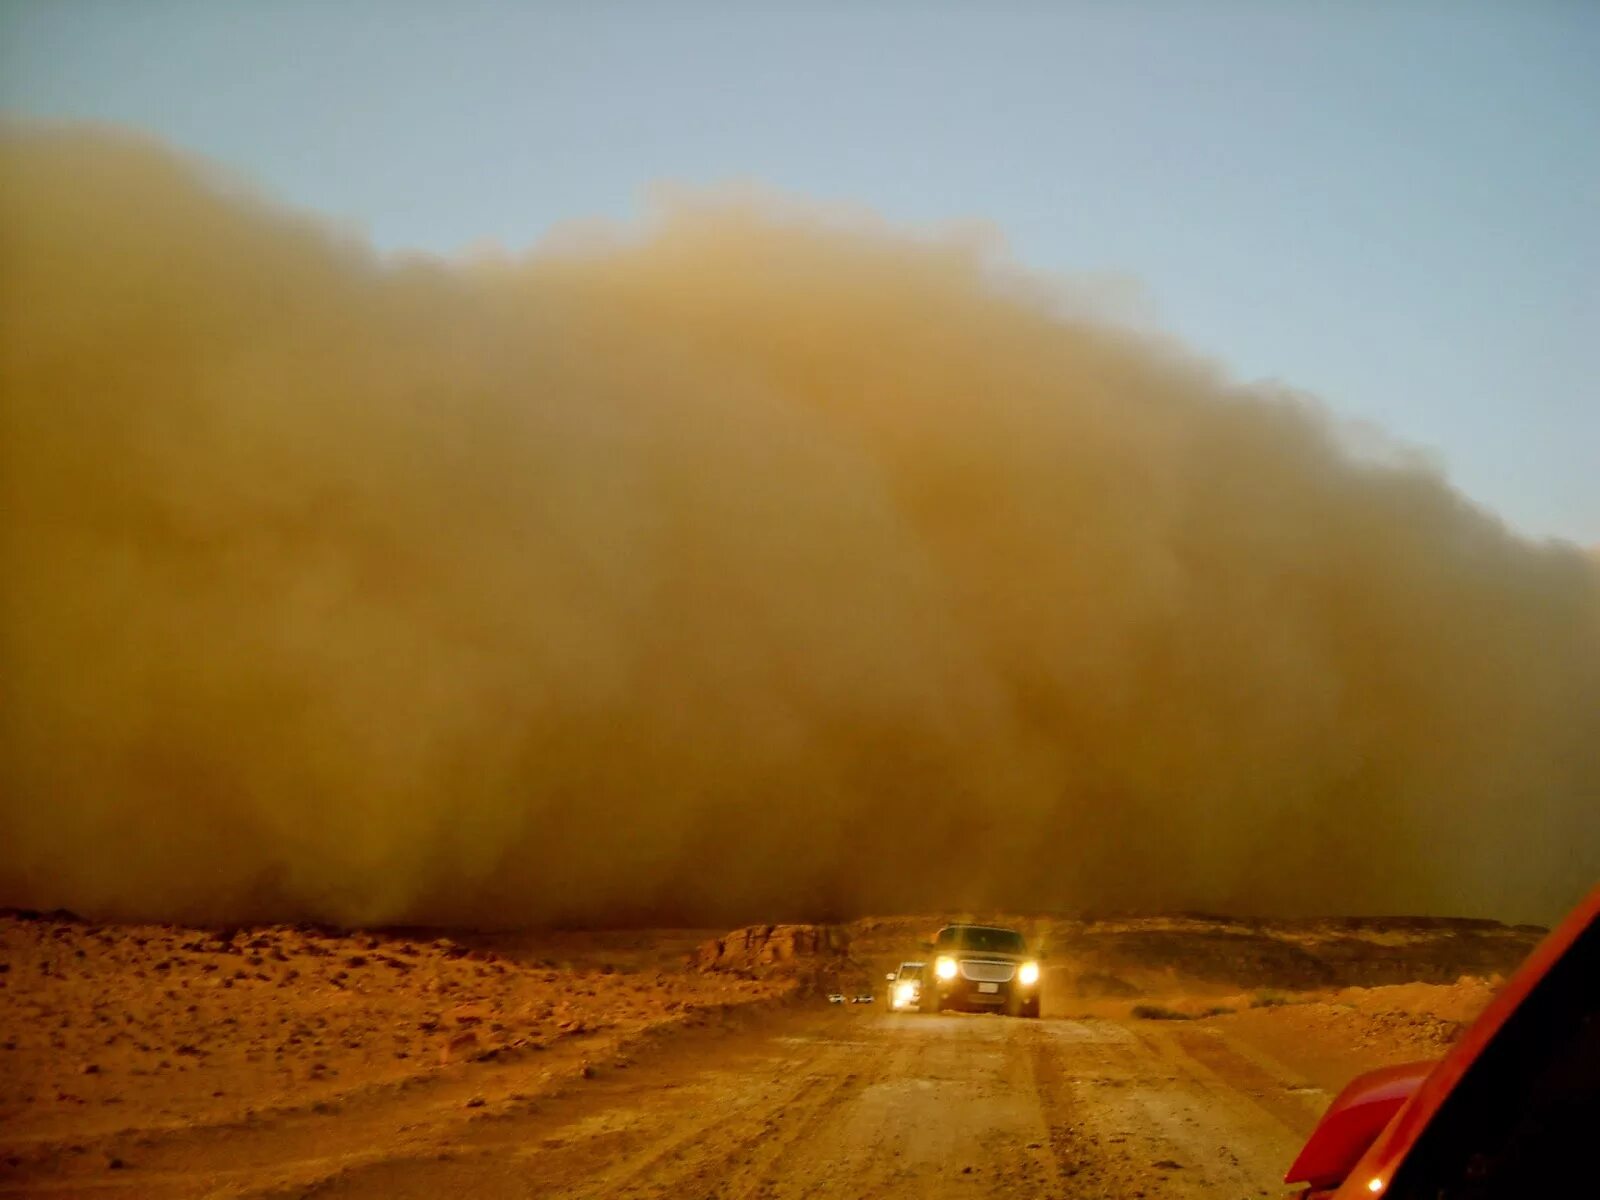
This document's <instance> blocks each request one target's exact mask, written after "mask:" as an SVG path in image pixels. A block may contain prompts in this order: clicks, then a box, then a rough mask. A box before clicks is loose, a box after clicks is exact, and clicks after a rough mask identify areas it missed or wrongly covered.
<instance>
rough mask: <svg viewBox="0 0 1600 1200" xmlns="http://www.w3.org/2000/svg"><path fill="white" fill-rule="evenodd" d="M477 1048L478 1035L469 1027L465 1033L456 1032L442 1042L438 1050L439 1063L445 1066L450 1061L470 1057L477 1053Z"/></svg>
mask: <svg viewBox="0 0 1600 1200" xmlns="http://www.w3.org/2000/svg"><path fill="white" fill-rule="evenodd" d="M478 1048H479V1041H478V1035H477V1034H476V1033H474V1032H472V1031H471V1030H470V1029H469V1030H468V1031H467V1032H466V1033H458V1034H456V1035H455V1037H453V1038H451V1039H450V1040H449V1041H448V1042H446V1043H445V1044H444V1048H443V1049H441V1050H440V1051H439V1065H440V1066H441V1067H442V1066H446V1065H448V1064H450V1063H452V1062H459V1061H461V1060H462V1059H464V1058H470V1057H471V1056H472V1055H473V1054H475V1053H477V1051H478Z"/></svg>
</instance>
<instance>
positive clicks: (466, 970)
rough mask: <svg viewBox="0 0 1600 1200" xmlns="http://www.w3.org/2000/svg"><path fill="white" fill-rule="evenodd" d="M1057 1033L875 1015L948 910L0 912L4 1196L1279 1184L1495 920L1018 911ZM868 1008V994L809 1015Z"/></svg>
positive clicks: (1508, 960)
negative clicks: (605, 920)
mask: <svg viewBox="0 0 1600 1200" xmlns="http://www.w3.org/2000/svg"><path fill="white" fill-rule="evenodd" d="M1014 921H1015V923H1016V924H1018V925H1019V926H1021V927H1023V928H1024V929H1026V930H1027V931H1028V932H1029V933H1030V935H1031V936H1032V937H1034V938H1035V939H1036V941H1037V942H1038V943H1039V944H1040V945H1041V946H1042V947H1043V948H1044V950H1045V952H1046V958H1045V968H1046V984H1047V991H1046V1004H1045V1019H1043V1020H1041V1021H1037V1022H1029V1021H1007V1020H1005V1019H1003V1018H999V1017H990V1016H964V1015H957V1014H951V1015H945V1016H940V1017H924V1016H920V1015H915V1014H911V1015H903V1014H894V1013H888V1012H885V1011H883V1009H884V1005H883V1003H882V996H881V992H882V987H881V981H882V979H883V972H884V971H885V970H887V969H888V968H889V967H890V966H892V965H893V964H894V963H895V962H897V961H899V959H901V958H902V957H916V956H918V950H917V944H918V942H919V941H920V940H921V939H922V938H924V937H926V936H927V935H928V934H929V933H930V932H931V930H932V929H933V928H935V927H937V925H938V924H939V923H940V918H939V917H938V916H926V917H904V918H885V919H875V920H864V921H858V922H855V923H854V924H852V925H850V926H846V927H843V928H835V929H819V928H816V927H806V926H798V927H789V926H780V927H776V928H772V927H761V928H757V929H755V930H753V931H752V930H746V931H737V932H735V933H732V934H723V933H721V932H720V931H695V930H677V931H652V932H626V933H582V934H577V933H573V934H559V933H544V934H499V935H483V934H452V935H450V936H443V935H441V934H440V933H438V932H437V931H427V932H424V931H404V930H388V931H379V932H372V933H354V934H348V933H337V932H334V931H330V930H321V929H314V928H305V927H282V926H274V927H263V928H245V929H236V930H195V929H183V928H174V927H166V926H97V925H92V924H87V923H84V922H81V921H78V920H76V919H72V918H70V917H67V916H65V915H60V914H58V915H40V914H11V915H7V916H5V917H3V918H0V1030H3V1034H0V1047H3V1049H0V1066H3V1070H0V1193H4V1194H19V1195H51V1196H71V1195H85V1196H87V1195H94V1196H108V1195H110V1196H118V1195H126V1196H141V1197H142V1196H172V1197H199V1196H300V1195H308V1194H315V1195H318V1196H352V1197H354V1196H370V1197H379V1196H417V1197H422V1196H435V1195H450V1194H456V1195H483V1196H553V1195H574V1196H596V1197H599V1196H612V1195H637V1196H680V1195H683V1196H762V1197H786V1196H796V1197H798V1196H802V1195H814V1194H825V1195H838V1196H867V1195H879V1194H884V1193H886V1192H887V1191H889V1190H891V1189H895V1190H898V1189H899V1188H900V1187H901V1186H909V1187H910V1188H911V1189H912V1190H913V1191H914V1192H915V1193H916V1194H919V1195H929V1196H941V1195H945V1194H950V1195H961V1196H977V1195H988V1194H1012V1193H1014V1192H1016V1191H1017V1190H1018V1189H1021V1188H1026V1189H1027V1190H1028V1192H1029V1193H1030V1194H1037V1195H1042V1196H1056V1195H1059V1196H1088V1197H1092V1196H1107V1197H1124V1196H1127V1197H1137V1196H1150V1197H1156V1196H1175V1197H1189V1196H1194V1197H1199V1196H1218V1197H1222V1196H1229V1197H1231V1196H1257V1195H1276V1194H1279V1193H1280V1192H1281V1191H1282V1190H1283V1189H1282V1186H1281V1184H1280V1183H1279V1182H1278V1180H1279V1177H1280V1176H1281V1174H1282V1171H1283V1169H1284V1167H1285V1166H1286V1165H1287V1163H1288V1161H1289V1159H1290V1158H1291V1157H1292V1156H1293V1153H1294V1151H1295V1149H1296V1148H1297V1147H1298V1145H1299V1142H1300V1140H1301V1139H1302V1138H1303V1136H1304V1134H1305V1133H1306V1132H1307V1130H1308V1129H1309V1128H1310V1126H1311V1124H1312V1123H1313V1122H1314V1120H1315V1118H1316V1116H1317V1114H1318V1113H1319V1112H1320V1110H1321V1108H1322V1107H1323V1106H1324V1105H1325V1104H1326V1103H1327V1100H1328V1099H1329V1098H1330V1096H1331V1094H1332V1092H1333V1091H1336V1090H1337V1089H1338V1087H1340V1086H1342V1084H1343V1083H1344V1082H1345V1081H1346V1080H1347V1079H1348V1078H1349V1076H1350V1075H1352V1074H1354V1073H1355V1072H1357V1071H1360V1070H1363V1069H1367V1068H1369V1067H1372V1066H1377V1065H1382V1064H1385V1063H1391V1062H1400V1061H1405V1060H1408V1059H1416V1058H1427V1057H1433V1056H1435V1055H1437V1054H1438V1053H1439V1052H1440V1051H1441V1050H1442V1048H1443V1047H1444V1046H1446V1045H1448V1044H1449V1041H1450V1040H1451V1039H1452V1038H1453V1037H1454V1036H1455V1035H1456V1033H1457V1032H1458V1031H1459V1029H1460V1028H1461V1027H1462V1025H1463V1023H1464V1022H1466V1021H1469V1020H1470V1019H1471V1018H1472V1017H1473V1016H1474V1015H1475V1014H1476V1012H1477V1011H1478V1010H1479V1009H1480V1008H1481V1007H1482V1005H1483V1004H1484V1003H1485V1002H1486V1001H1487V999H1488V998H1489V996H1491V995H1492V994H1493V990H1494V987H1495V986H1496V985H1497V983H1498V981H1499V978H1500V977H1501V976H1503V975H1504V973H1506V972H1508V971H1509V970H1510V969H1511V968H1512V967H1514V966H1515V964H1516V963H1517V962H1518V961H1519V960H1520V959H1521V957H1522V956H1523V955H1524V954H1525V953H1526V952H1527V950H1528V949H1529V948H1530V947H1531V946H1532V945H1533V943H1534V942H1535V941H1536V940H1537V936H1538V932H1537V931H1535V930H1532V929H1526V928H1521V929H1513V928H1507V927H1503V926H1499V925H1495V924H1492V923H1488V922H1443V921H1404V920H1394V921H1382V922H1377V921H1372V922H1364V921H1344V922H1337V921H1306V922H1260V921H1251V922H1241V921H1237V920H1227V919H1221V918H1213V917H1198V916H1196V917H1173V918H1161V919H1153V918H1140V919H1135V918H1128V919H1115V918H1104V919H1098V920H1096V919H1089V918H1065V917H1056V918H1018V919H1014ZM869 989H870V990H873V991H875V992H877V993H879V1000H878V1002H877V1003H874V1004H872V1005H843V1006H838V1005H828V1004H827V1003H826V1000H825V995H826V993H827V992H829V991H834V990H842V991H846V992H848V993H850V994H852V995H853V994H855V993H856V992H859V991H864V990H869Z"/></svg>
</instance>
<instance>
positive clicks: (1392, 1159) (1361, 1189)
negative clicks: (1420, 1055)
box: [1296, 887, 1600, 1200]
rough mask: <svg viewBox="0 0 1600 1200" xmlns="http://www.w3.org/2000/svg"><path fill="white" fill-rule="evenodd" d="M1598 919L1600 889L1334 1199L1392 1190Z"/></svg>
mask: <svg viewBox="0 0 1600 1200" xmlns="http://www.w3.org/2000/svg"><path fill="white" fill-rule="evenodd" d="M1597 919H1600V887H1596V888H1594V889H1593V890H1592V891H1591V892H1590V893H1589V894H1588V895H1587V896H1585V897H1584V899H1583V902H1582V903H1580V904H1579V905H1578V906H1577V907H1576V908H1574V909H1573V910H1572V911H1571V912H1570V913H1568V914H1567V916H1566V919H1565V920H1563V921H1562V922H1561V924H1560V925H1558V926H1557V927H1556V928H1555V929H1553V930H1552V931H1551V932H1550V934H1549V935H1548V936H1547V937H1546V938H1545V939H1544V941H1542V942H1540V943H1539V944H1538V945H1537V946H1536V947H1534V950H1533V953H1531V954H1529V955H1528V957H1527V958H1526V959H1524V960H1523V963H1522V965H1521V966H1520V967H1518V968H1517V970H1516V972H1515V973H1514V974H1513V975H1512V976H1511V978H1510V979H1509V980H1507V981H1506V985H1505V987H1503V988H1501V989H1500V991H1499V992H1498V993H1496V995H1495V997H1494V999H1493V1000H1491V1001H1490V1002H1489V1005H1488V1007H1486V1008H1485V1009H1484V1010H1483V1012H1482V1013H1481V1014H1480V1015H1479V1017H1478V1019H1477V1020H1476V1021H1474V1022H1473V1023H1472V1024H1471V1025H1470V1026H1468V1027H1467V1030H1466V1032H1465V1033H1463V1034H1462V1035H1461V1038H1460V1040H1459V1041H1457V1042H1456V1044H1455V1045H1454V1046H1452V1047H1450V1050H1449V1052H1448V1053H1447V1054H1446V1055H1445V1056H1444V1058H1442V1059H1441V1060H1440V1061H1439V1063H1438V1065H1436V1066H1435V1067H1434V1068H1433V1070H1432V1071H1430V1072H1428V1074H1427V1076H1426V1077H1425V1078H1423V1079H1422V1081H1421V1082H1420V1083H1419V1084H1418V1085H1417V1088H1416V1091H1415V1092H1413V1093H1412V1094H1411V1097H1410V1098H1409V1099H1407V1100H1404V1101H1403V1102H1402V1103H1401V1105H1400V1109H1399V1111H1398V1112H1396V1113H1395V1115H1394V1117H1393V1118H1392V1119H1391V1120H1390V1121H1389V1123H1388V1124H1387V1125H1385V1126H1384V1127H1383V1129H1382V1130H1380V1131H1379V1133H1378V1136H1377V1137H1376V1138H1375V1139H1374V1140H1373V1142H1372V1145H1371V1146H1370V1147H1369V1148H1368V1149H1367V1152H1366V1153H1365V1154H1364V1155H1362V1157H1361V1159H1360V1160H1359V1161H1358V1162H1357V1163H1356V1165H1355V1166H1354V1167H1353V1168H1352V1169H1351V1171H1350V1173H1349V1174H1348V1175H1347V1176H1345V1179H1344V1182H1343V1184H1341V1185H1340V1186H1339V1188H1338V1190H1337V1191H1335V1192H1334V1193H1333V1194H1332V1200H1372V1197H1374V1196H1381V1195H1383V1193H1384V1192H1386V1191H1387V1190H1388V1187H1389V1181H1390V1180H1391V1179H1393V1178H1394V1174H1395V1171H1396V1170H1397V1169H1398V1168H1399V1167H1400V1165H1401V1163H1403V1162H1404V1161H1405V1158H1406V1155H1407V1154H1409V1153H1410V1152H1411V1148H1412V1146H1414V1145H1415V1144H1416V1141H1417V1139H1418V1137H1420V1136H1421V1134H1422V1131H1423V1130H1424V1129H1426V1128H1427V1127H1428V1123H1429V1122H1430V1121H1432V1120H1433V1118H1434V1117H1435V1116H1436V1115H1437V1114H1438V1112H1439V1109H1440V1108H1441V1107H1442V1106H1443V1104H1444V1102H1445V1100H1446V1099H1447V1098H1448V1097H1449V1095H1450V1092H1451V1091H1452V1089H1454V1088H1455V1086H1456V1085H1457V1084H1458V1083H1460V1082H1461V1079H1462V1077H1463V1076H1464V1075H1466V1073H1467V1071H1468V1069H1470V1068H1471V1066H1472V1064H1473V1063H1474V1062H1476V1061H1477V1059H1478V1056H1479V1055H1480V1054H1482V1053H1483V1050H1484V1048H1485V1047H1486V1046H1488V1045H1489V1043H1490V1042H1492V1041H1493V1040H1494V1039H1495V1037H1496V1035H1497V1034H1499V1032H1500V1029H1501V1027H1502V1026H1503V1025H1505V1023H1506V1021H1507V1019H1508V1018H1510V1016H1511V1014H1512V1013H1514V1012H1515V1011H1516V1010H1517V1008H1518V1006H1519V1005H1521V1004H1522V1002H1523V1001H1524V1000H1526V999H1527V998H1528V995H1529V993H1530V992H1532V991H1533V989H1534V988H1535V987H1536V986H1538V984H1539V981H1540V980H1542V979H1543V978H1544V977H1545V975H1546V974H1548V973H1549V971H1550V968H1551V967H1553V966H1554V965H1555V964H1556V963H1557V962H1558V961H1559V960H1560V959H1561V958H1562V956H1563V955H1565V954H1566V953H1567V951H1568V950H1569V949H1571V948H1572V944H1573V943H1574V942H1576V941H1577V940H1578V938H1579V937H1580V936H1581V935H1582V934H1583V933H1584V931H1585V930H1587V929H1588V928H1589V926H1590V925H1592V924H1593V923H1594V922H1595V921H1596V920H1597ZM1347 1090H1348V1089H1347ZM1340 1094H1341V1096H1342V1095H1343V1093H1340ZM1335 1103H1337V1101H1336V1102H1335ZM1298 1161H1299V1160H1298V1159H1297V1160H1296V1162H1298Z"/></svg>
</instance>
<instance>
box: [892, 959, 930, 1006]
mask: <svg viewBox="0 0 1600 1200" xmlns="http://www.w3.org/2000/svg"><path fill="white" fill-rule="evenodd" d="M922 967H923V964H922V963H919V962H903V963H901V964H900V967H899V969H898V970H894V971H890V972H889V1008H890V1010H891V1011H893V1012H913V1011H915V1010H916V1007H917V1004H918V1002H919V1001H920V1000H921V999H922Z"/></svg>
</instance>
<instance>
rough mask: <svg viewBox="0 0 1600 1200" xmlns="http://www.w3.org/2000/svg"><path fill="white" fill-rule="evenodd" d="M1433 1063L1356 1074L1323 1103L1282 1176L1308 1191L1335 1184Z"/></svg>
mask: <svg viewBox="0 0 1600 1200" xmlns="http://www.w3.org/2000/svg"><path fill="white" fill-rule="evenodd" d="M1437 1065H1438V1062H1437V1060H1435V1059H1428V1060H1427V1061H1426V1062H1410V1063H1402V1064H1400V1065H1399V1066H1395V1067H1383V1068H1381V1069H1380V1070H1377V1071H1368V1072H1367V1073H1366V1074H1365V1075H1357V1076H1356V1077H1355V1078H1354V1079H1352V1080H1351V1081H1350V1082H1349V1083H1348V1084H1346V1085H1345V1087H1344V1090H1343V1091H1341V1092H1340V1093H1339V1094H1338V1095H1337V1096H1335V1097H1334V1098H1333V1103H1332V1104H1330V1105H1328V1111H1327V1112H1325V1113H1323V1114H1322V1120H1320V1121H1318V1122H1317V1127H1316V1128H1315V1129H1313V1130H1312V1131H1311V1136H1310V1137H1309V1138H1307V1139H1306V1144H1305V1146H1304V1147H1303V1148H1302V1149H1301V1151H1300V1154H1299V1157H1297V1158H1296V1159H1295V1160H1294V1164H1293V1165H1292V1166H1291V1167H1290V1168H1289V1170H1288V1173H1287V1174H1285V1175H1284V1177H1283V1181H1284V1182H1285V1183H1303V1184H1305V1185H1306V1186H1307V1187H1309V1188H1311V1189H1313V1190H1317V1189H1321V1188H1332V1187H1338V1186H1339V1184H1341V1183H1343V1182H1344V1181H1345V1179H1346V1178H1347V1177H1348V1176H1349V1174H1350V1171H1351V1169H1352V1168H1353V1167H1354V1166H1355V1165H1356V1163H1358V1162H1360V1161H1361V1156H1362V1155H1363V1154H1365V1153H1366V1152H1367V1147H1368V1146H1370V1145H1372V1142H1373V1139H1375V1138H1376V1137H1377V1136H1378V1134H1379V1133H1381V1132H1382V1131H1383V1127H1384V1126H1385V1125H1387V1124H1388V1123H1389V1120H1390V1118H1392V1117H1393V1116H1394V1115H1395V1113H1397V1112H1399V1111H1400V1106H1401V1105H1402V1104H1404V1103H1405V1102H1406V1101H1407V1100H1409V1099H1411V1095H1412V1093H1413V1092H1415V1091H1416V1090H1417V1088H1418V1087H1419V1086H1420V1085H1421V1084H1422V1081H1423V1080H1424V1079H1426V1078H1427V1077H1428V1075H1429V1074H1430V1073H1431V1072H1432V1071H1433V1069H1434V1067H1435V1066H1437Z"/></svg>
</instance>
